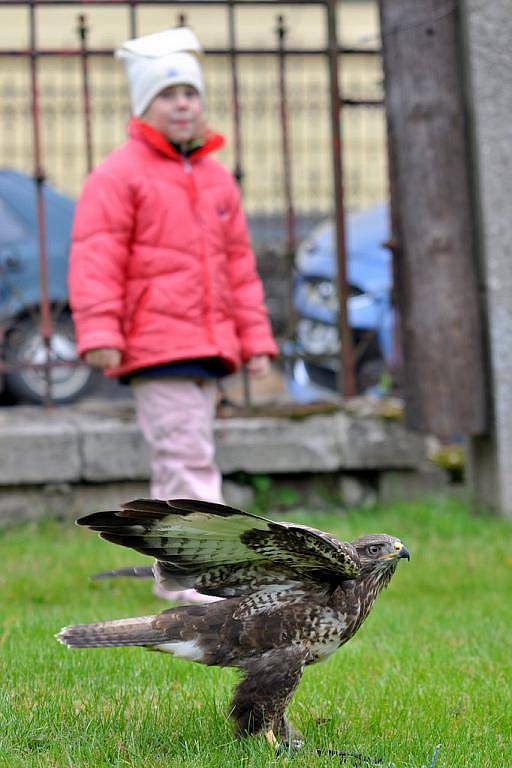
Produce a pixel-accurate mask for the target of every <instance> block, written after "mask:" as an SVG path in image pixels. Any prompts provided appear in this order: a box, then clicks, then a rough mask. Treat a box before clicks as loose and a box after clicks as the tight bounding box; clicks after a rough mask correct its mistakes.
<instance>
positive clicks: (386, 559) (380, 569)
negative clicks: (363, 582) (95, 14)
mask: <svg viewBox="0 0 512 768" xmlns="http://www.w3.org/2000/svg"><path fill="white" fill-rule="evenodd" d="M352 544H353V546H354V547H355V549H356V551H357V554H358V555H359V560H360V562H361V571H362V573H363V574H364V573H372V574H374V575H375V576H378V575H382V576H384V575H389V576H391V574H392V573H393V571H394V570H395V568H396V566H397V563H398V561H399V560H400V559H401V558H404V557H405V558H407V560H409V559H410V555H409V552H408V551H407V548H406V547H405V546H404V545H403V544H402V542H401V541H400V539H397V538H396V536H388V534H387V533H367V534H366V535H365V536H361V537H360V538H359V539H356V540H355V541H353V542H352Z"/></svg>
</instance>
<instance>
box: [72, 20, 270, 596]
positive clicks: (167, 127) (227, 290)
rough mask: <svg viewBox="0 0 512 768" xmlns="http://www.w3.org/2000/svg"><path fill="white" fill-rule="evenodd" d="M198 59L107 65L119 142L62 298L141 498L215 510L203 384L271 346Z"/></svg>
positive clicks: (209, 411)
mask: <svg viewBox="0 0 512 768" xmlns="http://www.w3.org/2000/svg"><path fill="white" fill-rule="evenodd" d="M199 50H200V46H199V42H198V40H197V38H196V37H195V35H194V34H193V33H192V32H191V31H190V30H189V29H187V28H179V29H174V30H168V31H165V32H159V33H156V34H153V35H148V36H145V37H141V38H138V39H135V40H129V41H128V42H126V43H124V45H123V46H122V47H121V49H120V50H119V51H118V52H117V55H118V57H120V58H121V59H122V60H123V62H124V64H125V68H126V73H127V76H128V81H129V86H130V96H131V105H132V112H133V117H132V118H131V120H130V123H129V137H130V138H129V140H128V141H127V142H126V143H125V144H123V145H122V146H121V147H120V148H119V149H117V150H115V151H114V152H112V153H111V154H110V155H109V156H108V157H107V158H106V159H105V160H104V161H103V162H102V163H101V164H100V165H99V166H98V167H97V168H96V169H95V170H94V171H93V172H92V173H91V175H90V176H89V177H88V178H87V180H86V182H85V185H84V189H83V192H82V195H81V197H80V199H79V201H78V205H77V209H76V214H75V220H74V226H73V242H72V249H71V264H70V297H71V307H72V311H73V319H74V322H75V328H76V335H77V344H78V351H79V353H80V355H81V356H83V358H84V360H85V361H86V362H87V363H88V364H89V365H92V366H94V367H97V368H101V369H103V370H104V371H105V373H106V374H107V375H108V376H117V377H120V378H121V380H124V381H128V382H129V383H130V384H131V385H132V387H133V392H134V397H135V406H136V412H137V420H138V423H139V425H140V427H141V429H142V432H143V434H144V437H145V439H146V441H147V443H148V445H149V447H150V455H151V494H152V496H153V497H154V498H159V499H167V498H172V497H174V498H178V497H189V498H195V499H204V500H208V501H218V502H221V501H222V492H221V476H220V473H219V470H218V468H217V467H216V465H215V462H214V442H213V418H214V409H215V394H216V379H218V378H220V377H222V376H225V375H227V374H229V373H232V372H233V371H236V370H237V369H238V368H239V367H240V365H241V363H245V364H246V366H247V369H248V371H249V373H250V374H252V375H254V376H263V375H265V374H266V373H267V372H268V370H269V365H270V363H269V358H270V357H272V356H274V355H275V354H276V353H277V347H276V344H275V341H274V339H273V337H272V332H271V329H270V324H269V321H268V316H267V312H266V309H265V306H264V302H263V290H262V286H261V282H260V280H259V278H258V276H257V273H256V270H255V263H254V256H253V253H252V251H251V249H250V245H249V237H248V231H247V226H246V222H245V217H244V214H243V211H242V208H241V204H240V196H239V192H238V189H237V186H236V183H235V181H234V180H233V178H232V176H231V174H230V173H229V172H228V171H227V170H226V169H225V168H224V167H223V166H221V165H220V164H219V163H218V162H217V161H215V160H214V159H212V158H211V157H210V153H211V152H212V151H214V150H215V149H218V148H219V147H221V146H222V145H223V144H224V139H223V137H222V136H220V135H219V134H215V133H212V132H211V131H209V130H207V129H206V127H205V120H204V111H203V97H204V84H203V77H202V72H201V68H200V65H199V62H198V60H197V58H196V56H195V54H194V53H193V52H197V51H199ZM191 51H193V52H191ZM189 592H190V591H189ZM182 597H185V598H186V599H187V600H188V601H190V599H191V598H193V595H190V593H187V595H186V596H183V595H182ZM201 599H203V598H202V597H201Z"/></svg>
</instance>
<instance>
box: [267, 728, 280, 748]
mask: <svg viewBox="0 0 512 768" xmlns="http://www.w3.org/2000/svg"><path fill="white" fill-rule="evenodd" d="M265 738H266V740H267V741H268V743H269V744H270V746H271V747H272V749H278V748H279V742H278V740H277V739H276V737H275V734H274V731H272V730H270V731H267V732H266V733H265Z"/></svg>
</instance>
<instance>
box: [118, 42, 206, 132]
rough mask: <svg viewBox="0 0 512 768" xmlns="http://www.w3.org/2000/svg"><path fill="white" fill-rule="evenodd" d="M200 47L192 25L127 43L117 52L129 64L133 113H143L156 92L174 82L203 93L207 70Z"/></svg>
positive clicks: (128, 74)
mask: <svg viewBox="0 0 512 768" xmlns="http://www.w3.org/2000/svg"><path fill="white" fill-rule="evenodd" d="M200 51H201V45H200V43H199V40H198V39H197V37H196V36H195V34H194V33H193V32H192V30H191V29H188V27H178V28H176V29H167V30H165V31H164V32H155V33H154V34H152V35H145V36H144V37H136V38H134V39H133V40H127V41H126V42H125V43H123V45H122V46H121V47H120V48H118V49H117V51H116V53H115V55H116V57H117V58H118V59H121V60H122V62H123V64H124V67H125V71H126V76H127V77H128V83H129V86H130V99H131V104H132V112H133V114H134V115H136V116H137V117H140V115H142V114H143V113H144V112H145V111H146V109H147V107H148V106H149V104H150V102H151V101H152V100H153V99H154V98H155V96H156V95H157V94H158V93H160V91H162V90H163V89H164V88H167V87H169V86H171V85H192V86H193V87H194V88H195V89H196V90H197V91H198V92H199V94H200V95H201V96H203V95H204V81H203V74H202V72H201V67H200V65H199V62H198V60H197V56H196V54H197V53H200Z"/></svg>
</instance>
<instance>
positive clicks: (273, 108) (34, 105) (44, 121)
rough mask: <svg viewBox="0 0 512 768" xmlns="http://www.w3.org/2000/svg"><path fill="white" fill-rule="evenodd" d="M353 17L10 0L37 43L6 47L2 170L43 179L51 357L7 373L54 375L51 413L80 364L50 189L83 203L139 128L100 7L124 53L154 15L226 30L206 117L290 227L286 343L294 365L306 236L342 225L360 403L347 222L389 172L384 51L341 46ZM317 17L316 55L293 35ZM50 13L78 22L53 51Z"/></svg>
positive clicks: (44, 313)
mask: <svg viewBox="0 0 512 768" xmlns="http://www.w3.org/2000/svg"><path fill="white" fill-rule="evenodd" d="M85 5H87V9H88V14H87V15H86V14H85V13H84V12H83V10H84V8H83V6H85ZM344 5H345V3H344V0H338V2H336V0H300V1H299V2H293V3H288V4H286V3H278V2H274V0H187V1H186V2H181V3H173V2H168V1H167V0H88V2H87V3H83V2H81V0H10V1H9V3H6V4H4V6H3V7H2V6H0V13H2V11H5V10H6V6H8V11H9V13H10V14H13V13H15V12H16V10H17V11H19V12H23V13H24V14H25V15H26V17H25V20H24V22H25V33H26V35H27V40H28V45H23V44H22V42H23V41H22V39H18V40H17V41H16V42H17V44H13V46H12V47H3V48H0V62H1V65H2V74H3V77H2V76H0V125H1V126H2V128H3V130H2V131H1V133H0V136H1V138H0V163H1V164H2V165H6V164H8V165H10V166H14V167H16V168H18V169H20V170H24V171H29V172H30V173H31V175H32V176H33V178H34V180H35V195H36V201H37V231H38V248H39V264H40V269H39V293H40V301H39V302H38V303H37V305H35V306H30V307H28V309H27V308H24V309H23V314H24V315H26V314H27V312H28V314H29V315H30V314H31V315H32V316H33V317H37V322H38V324H39V339H40V347H39V357H37V356H34V354H32V355H30V354H29V352H28V351H27V354H26V359H25V360H23V359H21V360H20V359H17V360H16V361H15V362H14V363H13V362H12V361H9V360H5V359H4V360H3V361H1V362H0V373H2V372H3V373H8V372H9V371H12V370H14V369H18V370H19V369H20V367H21V368H22V369H23V368H24V367H26V368H27V369H31V370H33V371H36V373H35V374H34V375H36V376H37V375H39V376H42V375H43V374H44V387H43V389H44V399H45V400H46V402H50V401H51V400H52V388H53V387H54V386H55V377H58V369H59V368H61V369H62V368H63V369H67V368H69V367H70V366H73V365H75V363H74V362H73V360H72V355H69V354H68V355H66V354H65V353H64V354H59V350H58V349H56V348H55V343H52V339H53V340H54V339H55V333H54V331H55V326H56V324H57V325H58V323H59V317H61V316H62V309H63V307H62V302H61V303H59V302H54V301H52V300H51V297H50V296H49V293H48V266H47V265H48V233H47V211H46V206H45V199H46V198H45V194H44V189H45V182H46V180H47V179H49V180H50V181H51V182H52V183H54V184H55V185H56V186H57V187H58V188H59V189H62V190H64V191H65V192H67V193H69V194H72V195H75V194H76V193H77V192H78V189H79V187H80V184H81V182H82V180H83V178H84V177H85V175H86V173H87V172H88V171H89V170H90V169H91V168H92V167H93V165H94V164H95V163H96V162H98V161H99V160H100V159H101V158H102V157H103V156H104V155H106V154H107V153H108V152H109V151H110V150H111V149H113V148H114V146H116V145H117V144H119V143H120V142H121V141H122V140H123V131H124V123H125V122H126V118H127V116H128V105H127V89H126V87H125V82H124V77H123V75H122V73H121V72H120V68H119V67H118V65H116V64H115V63H114V60H113V57H112V53H113V50H112V48H110V47H108V46H102V45H100V44H98V41H99V40H100V39H101V35H100V34H99V33H98V27H99V26H100V27H101V24H100V25H98V24H97V23H96V24H95V23H94V19H93V21H92V23H91V19H90V17H91V16H92V15H93V13H94V11H95V10H96V9H98V10H101V11H103V12H107V11H108V12H109V13H115V14H117V16H116V18H118V19H119V27H121V26H122V24H121V19H123V24H124V27H125V29H124V30H123V31H119V32H118V33H117V37H118V40H117V41H118V42H120V41H121V40H122V39H124V37H127V36H136V35H138V34H145V33H146V32H147V31H154V30H153V29H148V28H147V26H148V17H147V16H146V14H147V13H148V12H149V11H152V12H153V13H156V12H157V11H158V12H159V13H162V11H163V10H165V13H166V14H167V26H170V25H173V24H175V25H180V24H185V23H189V24H191V25H192V26H194V28H196V27H197V26H198V25H200V22H201V20H202V18H203V15H205V16H207V17H208V18H209V19H210V20H211V19H213V18H216V19H217V21H216V24H217V28H218V29H221V27H223V33H222V35H221V37H222V36H223V38H224V40H223V44H222V45H218V44H216V43H215V41H214V40H213V41H212V44H211V45H210V44H208V42H207V43H206V45H205V53H206V56H207V61H208V66H207V67H206V72H205V74H206V84H207V98H208V104H207V107H208V111H209V116H210V120H211V122H212V124H213V125H215V127H219V128H220V129H221V131H223V132H224V133H226V134H227V136H228V143H227V149H226V150H225V151H224V156H223V157H222V158H221V159H222V160H223V161H224V162H225V163H226V164H227V165H228V167H231V168H232V170H233V173H234V175H235V177H236V178H237V180H238V182H239V183H240V185H241V187H242V190H243V194H244V200H245V205H246V208H247V210H248V213H249V219H250V221H251V219H252V220H260V221H261V220H263V221H265V220H266V219H267V220H268V219H272V221H273V222H274V223H275V222H276V221H277V222H279V226H280V227H281V237H280V242H281V243H282V246H281V248H280V249H279V251H280V253H279V255H278V259H279V262H280V267H281V272H282V273H283V274H284V275H285V278H286V280H287V285H288V286H289V289H288V301H287V302H286V305H287V308H286V313H285V314H286V322H285V323H284V325H283V327H282V328H280V332H281V334H280V335H281V338H280V341H281V342H283V349H284V350H285V351H286V350H288V354H289V355H291V356H292V357H293V356H294V354H295V353H294V352H293V351H292V352H290V349H292V347H290V346H289V345H288V346H287V344H286V341H287V340H288V341H289V340H292V339H293V337H294V332H295V322H294V311H293V301H292V299H291V285H292V274H293V268H294V254H295V251H296V246H297V241H298V237H299V231H300V224H301V223H303V222H304V221H306V222H307V221H310V220H319V219H321V218H322V217H324V216H327V215H334V219H335V222H336V251H337V265H338V270H337V274H338V295H339V338H340V340H341V345H340V349H341V352H340V367H341V371H342V375H341V377H340V378H341V380H342V382H343V384H342V388H343V392H344V394H345V395H351V394H354V393H355V391H356V384H355V376H354V350H353V342H354V335H353V333H352V332H351V329H350V327H349V322H348V316H347V300H348V295H349V286H348V285H347V275H346V256H345V225H344V222H345V214H346V209H347V208H349V209H351V210H354V209H357V208H362V207H364V206H365V205H368V204H369V203H371V202H374V201H377V200H382V199H383V197H385V196H386V195H387V171H386V150H385V128H384V118H383V110H382V74H381V69H380V51H379V50H378V48H377V47H376V43H377V39H376V38H373V39H372V40H371V41H370V44H368V41H364V42H363V44H361V45H355V44H353V43H352V44H347V43H346V42H343V43H342V42H340V23H339V18H340V16H341V17H343V8H344ZM305 9H309V10H310V11H311V13H314V14H315V18H316V22H315V23H316V27H315V33H314V34H311V35H308V44H307V45H304V43H303V42H302V43H301V44H297V43H296V36H294V22H295V19H296V17H297V14H298V12H299V10H300V12H301V13H303V12H304V11H305ZM251 11H253V12H257V13H258V14H260V15H261V14H262V13H266V14H267V16H266V19H267V23H266V27H265V25H263V30H264V31H263V33H262V34H263V38H264V42H265V44H264V45H255V44H254V40H251V39H250V36H249V41H248V42H244V41H245V40H246V38H247V37H248V36H247V34H245V31H246V29H247V24H248V22H247V20H244V14H247V13H249V12H251ZM340 11H341V13H340ZM50 12H51V13H52V14H55V18H57V14H63V13H67V14H68V16H67V27H68V31H67V37H66V35H63V37H65V38H66V44H64V45H62V44H61V45H53V44H51V45H47V44H46V43H45V42H44V41H43V43H41V35H40V26H41V25H43V26H44V24H46V25H47V26H48V23H49V17H48V16H47V15H46V16H44V15H45V14H48V13H50ZM69 14H71V15H69ZM215 15H216V16H215ZM252 18H253V19H254V18H255V17H252ZM270 22H271V23H270ZM50 23H51V21H50ZM249 23H250V22H249ZM252 23H254V21H253V22H252ZM61 24H62V22H61ZM161 26H162V25H161ZM70 27H72V29H69V28H70ZM70 33H72V34H73V35H74V37H75V43H74V44H70V43H69V35H70ZM199 34H200V37H201V38H202V39H204V38H205V36H206V37H208V35H203V34H201V31H200V30H199ZM123 36H124V37H123ZM50 37H52V36H51V35H50ZM260 37H261V35H260ZM341 38H343V28H342V30H341ZM27 147H29V149H30V151H29V152H28V151H27ZM3 251H4V253H3V255H4V258H3V259H2V254H1V252H0V277H1V276H2V270H4V273H5V271H6V269H8V268H9V263H8V261H9V258H8V257H9V249H8V248H7V250H6V249H5V248H4V249H3ZM6 254H7V256H6ZM12 328H13V324H12V318H6V319H4V321H3V333H4V334H6V333H12V332H15V331H13V330H12ZM60 333H61V334H62V333H63V331H62V328H61V329H60ZM67 333H68V331H67V329H65V334H64V335H66V334H67ZM33 343H35V342H33ZM29 346H30V345H29ZM356 354H357V350H356ZM37 371H39V373H37ZM52 371H53V372H52ZM62 375H63V374H62ZM52 383H53V387H52Z"/></svg>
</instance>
